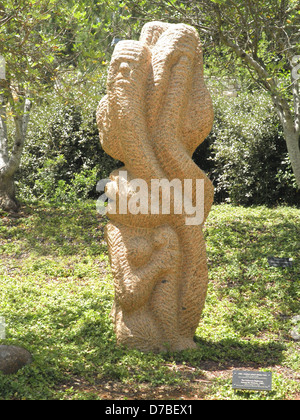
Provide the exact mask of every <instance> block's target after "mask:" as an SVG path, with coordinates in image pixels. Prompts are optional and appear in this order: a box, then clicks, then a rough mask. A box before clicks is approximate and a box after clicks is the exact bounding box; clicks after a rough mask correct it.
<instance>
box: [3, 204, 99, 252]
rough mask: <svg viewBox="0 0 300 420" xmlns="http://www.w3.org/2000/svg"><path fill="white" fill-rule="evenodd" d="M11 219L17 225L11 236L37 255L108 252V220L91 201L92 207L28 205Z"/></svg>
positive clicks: (13, 224) (11, 224) (14, 225)
mask: <svg viewBox="0 0 300 420" xmlns="http://www.w3.org/2000/svg"><path fill="white" fill-rule="evenodd" d="M9 219H10V226H13V227H14V231H13V234H12V235H13V236H14V237H15V238H17V239H21V240H22V245H21V246H22V248H24V247H26V248H27V249H29V250H30V252H34V253H35V254H37V255H38V256H51V255H53V256H54V255H62V256H68V255H76V254H79V253H82V252H84V253H87V254H89V255H97V254H99V253H102V252H104V251H106V245H105V244H104V243H103V239H104V226H105V224H106V222H107V220H106V219H105V218H100V217H99V216H98V215H97V212H96V205H94V203H92V202H91V203H89V206H87V205H86V204H85V203H77V204H70V205H68V206H67V205H66V206H60V207H51V206H46V205H42V206H34V208H33V207H32V208H31V207H29V206H28V207H26V208H22V212H21V214H20V215H12V216H9Z"/></svg>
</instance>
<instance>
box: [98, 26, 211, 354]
mask: <svg viewBox="0 0 300 420" xmlns="http://www.w3.org/2000/svg"><path fill="white" fill-rule="evenodd" d="M202 60H203V58H202V48H201V43H200V40H199V36H198V34H197V32H196V30H195V29H194V28H193V27H191V26H188V25H184V24H168V23H163V22H151V23H147V24H146V25H145V26H144V27H143V29H142V33H141V36H140V39H139V41H120V42H119V43H118V44H117V45H116V47H115V50H114V53H113V56H112V59H111V63H110V67H109V73H108V80H107V95H106V96H105V97H104V98H103V99H102V100H101V102H100V104H99V106H98V110H97V124H98V127H99V132H100V140H101V144H102V147H103V149H104V150H105V151H106V152H107V153H108V154H109V155H111V156H112V157H113V158H115V159H118V160H119V161H121V162H123V163H124V165H125V166H124V167H123V168H121V169H118V170H116V171H114V172H113V173H112V174H111V176H110V180H111V182H109V183H108V184H107V186H106V195H107V196H108V197H109V198H110V206H111V205H112V204H115V207H114V208H115V209H116V208H117V209H118V210H117V211H114V212H111V213H110V212H109V210H108V216H109V218H110V222H109V223H108V225H107V227H106V237H107V243H108V249H109V255H110V262H111V269H112V273H113V277H114V286H115V303H114V309H113V313H112V315H113V318H114V322H115V330H116V336H117V341H118V343H119V344H122V345H125V346H127V347H129V348H136V349H139V350H142V351H153V352H156V351H166V350H171V351H181V350H184V349H191V348H195V347H196V344H195V342H194V341H193V338H194V334H195V331H196V328H197V326H198V324H199V321H200V317H201V313H202V310H203V306H204V302H205V298H206V292H207V282H208V273H207V262H206V248H205V242H204V238H203V232H202V228H203V224H204V222H205V220H206V218H207V215H208V213H209V211H210V208H211V205H212V202H213V195H214V192H213V186H212V183H211V182H210V180H209V179H208V178H207V176H206V175H205V174H204V173H203V171H202V170H201V169H200V168H199V167H198V166H197V165H196V164H195V163H194V162H193V160H192V154H193V152H194V151H195V149H196V148H197V147H198V145H199V144H200V143H202V142H203V141H204V139H205V138H206V137H207V135H208V134H209V132H210V131H211V128H212V123H213V108H212V102H211V98H210V95H209V92H208V90H207V88H206V86H205V83H204V78H203V61H202ZM125 175H126V176H125ZM135 180H142V181H143V182H144V184H145V185H146V186H148V187H149V190H148V191H150V190H151V188H150V187H151V186H152V185H154V181H162V180H167V181H169V183H170V185H175V184H171V183H172V182H173V181H174V180H176V181H179V182H182V185H189V186H190V191H189V193H190V194H186V195H189V197H190V200H191V203H190V204H191V205H192V206H194V207H196V204H195V203H196V200H197V199H199V197H198V193H199V191H198V190H197V185H198V184H197V183H196V181H198V180H200V181H201V182H202V184H201V185H202V186H203V190H202V192H203V193H204V194H202V195H201V197H202V205H203V217H202V219H201V221H200V222H199V223H187V220H188V219H187V211H186V209H183V210H182V211H181V212H180V211H178V206H177V207H176V205H177V204H178V195H176V192H175V188H170V194H169V200H170V203H169V204H170V211H169V212H167V211H164V209H163V206H164V203H163V197H162V194H161V193H160V194H159V195H158V199H157V197H156V201H157V202H156V203H154V205H153V203H152V201H151V203H150V198H151V194H150V195H149V194H148V199H149V205H146V206H144V208H142V207H141V209H140V211H132V208H130V203H129V201H130V200H128V201H127V203H128V207H127V208H124V200H123V199H124V194H125V196H126V197H127V198H128V197H131V198H133V199H134V195H135V194H136V195H138V188H136V189H134V188H133V187H132V186H134V185H141V183H137V184H135ZM185 180H189V182H190V183H189V184H188V182H186V184H185ZM199 196H200V194H199ZM139 198H141V197H140V196H139ZM148 199H147V200H148ZM122 200H123V201H122ZM121 201H122V203H123V204H122V208H121V205H120V203H121ZM113 202H114V203H113ZM134 202H135V203H137V202H138V200H136V201H134ZM179 202H180V203H181V204H182V200H181V201H180V200H179ZM146 204H148V201H147V203H146ZM135 210H136V208H135Z"/></svg>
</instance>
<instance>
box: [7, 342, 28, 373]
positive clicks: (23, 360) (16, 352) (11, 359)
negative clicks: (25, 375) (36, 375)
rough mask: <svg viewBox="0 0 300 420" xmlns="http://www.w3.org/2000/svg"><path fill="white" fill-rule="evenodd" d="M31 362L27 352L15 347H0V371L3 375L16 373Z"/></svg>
mask: <svg viewBox="0 0 300 420" xmlns="http://www.w3.org/2000/svg"><path fill="white" fill-rule="evenodd" d="M31 362H32V357H31V354H30V353H29V352H28V351H27V350H25V349H23V348H21V347H16V346H4V345H0V371H1V372H2V373H4V374H5V375H9V374H13V373H16V372H18V370H19V369H21V368H22V367H24V366H25V365H28V364H29V363H31Z"/></svg>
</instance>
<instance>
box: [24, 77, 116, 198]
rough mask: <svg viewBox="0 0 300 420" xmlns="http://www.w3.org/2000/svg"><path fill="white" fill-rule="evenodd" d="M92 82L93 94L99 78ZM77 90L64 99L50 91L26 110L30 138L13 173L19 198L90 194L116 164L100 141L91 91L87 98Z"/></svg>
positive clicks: (88, 196)
mask: <svg viewBox="0 0 300 420" xmlns="http://www.w3.org/2000/svg"><path fill="white" fill-rule="evenodd" d="M92 83H93V82H91V84H92ZM95 86H97V89H96V90H97V92H98V98H99V96H100V94H99V89H100V92H101V89H102V87H101V83H100V81H99V80H98V84H95ZM88 87H91V86H90V85H88V86H87V85H85V88H88ZM82 89H83V88H82ZM94 89H95V87H94ZM77 94H78V90H77V91H76V90H74V91H73V93H72V94H71V95H70V96H69V97H68V99H66V98H63V97H60V96H59V95H51V99H49V100H48V101H47V102H46V101H44V102H43V103H42V104H41V105H40V106H39V107H36V108H35V110H33V111H32V118H31V122H30V125H29V128H28V138H29V140H30V141H28V143H27V145H26V146H25V149H24V154H23V160H22V162H21V167H20V170H19V172H18V175H17V186H18V192H19V196H20V198H21V199H23V200H28V199H29V200H30V199H31V200H35V199H40V200H41V199H43V200H50V201H53V202H72V201H76V200H77V199H86V198H91V197H96V194H97V193H96V185H97V182H98V181H99V180H100V179H103V178H107V177H108V176H109V174H110V172H111V171H112V170H113V169H115V168H116V167H117V166H118V164H119V163H118V162H116V161H115V160H114V159H112V158H111V157H110V156H108V155H107V154H106V153H105V152H104V151H103V149H102V147H101V145H100V140H99V133H98V129H97V125H96V118H95V110H96V107H97V102H96V97H97V95H96V93H95V97H93V92H92V87H91V90H90V91H89V94H88V95H89V97H88V98H87V95H81V96H79V98H78V97H77V98H76V95H77ZM85 101H89V103H86V102H85Z"/></svg>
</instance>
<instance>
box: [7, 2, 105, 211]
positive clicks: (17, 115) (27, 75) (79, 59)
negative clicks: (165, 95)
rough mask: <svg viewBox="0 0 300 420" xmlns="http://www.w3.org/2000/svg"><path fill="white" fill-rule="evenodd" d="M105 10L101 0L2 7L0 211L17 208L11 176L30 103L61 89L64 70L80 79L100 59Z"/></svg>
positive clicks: (14, 168)
mask: <svg viewBox="0 0 300 420" xmlns="http://www.w3.org/2000/svg"><path fill="white" fill-rule="evenodd" d="M104 7H105V1H104V0H103V1H98V2H97V3H96V2H95V1H93V0H88V1H77V2H76V1H72V0H60V1H59V0H31V1H28V2H24V1H23V0H7V1H6V3H5V5H4V4H3V3H0V59H1V62H0V65H1V68H0V70H1V69H2V75H1V71H0V208H2V209H5V210H14V211H16V210H17V209H18V203H17V200H16V196H15V186H14V175H15V173H16V171H17V170H18V168H19V165H20V160H21V156H22V151H23V148H24V143H25V139H26V132H27V126H28V121H29V116H30V110H31V107H32V104H33V102H34V100H35V99H38V98H42V97H43V93H44V92H45V91H47V90H48V91H49V89H52V88H54V87H55V86H59V85H61V82H62V75H63V74H64V73H65V72H70V71H74V68H76V71H77V72H78V73H80V74H81V75H82V77H84V76H85V75H86V74H87V73H88V71H90V70H91V69H92V68H93V66H94V67H95V65H99V62H101V59H103V53H102V51H101V48H100V46H99V36H100V35H101V28H102V26H103V22H102V21H101V20H100V19H99V18H97V11H99V8H100V9H101V8H102V9H103V8H104ZM107 21H108V18H106V20H105V25H106V24H107ZM99 34H100V35H99ZM105 36H107V34H106V33H105ZM92 63H93V64H92ZM87 68H88V70H87ZM4 70H5V71H4ZM10 123H12V124H13V126H14V128H13V130H8V127H9V125H10ZM10 131H11V132H12V133H13V136H14V138H13V139H12V138H11V137H12V136H10Z"/></svg>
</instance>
